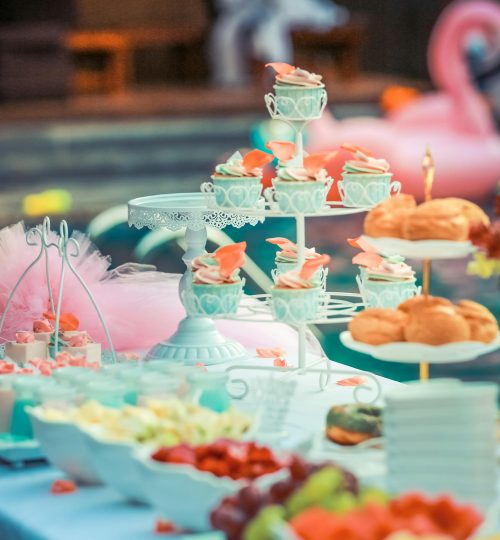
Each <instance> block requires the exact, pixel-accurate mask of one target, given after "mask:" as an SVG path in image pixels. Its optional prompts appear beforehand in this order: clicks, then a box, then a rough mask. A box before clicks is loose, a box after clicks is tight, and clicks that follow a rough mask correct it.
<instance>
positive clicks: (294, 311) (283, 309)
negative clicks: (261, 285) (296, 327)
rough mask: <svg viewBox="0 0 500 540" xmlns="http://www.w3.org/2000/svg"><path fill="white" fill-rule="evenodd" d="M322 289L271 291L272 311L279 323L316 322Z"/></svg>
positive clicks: (275, 289) (274, 289)
mask: <svg viewBox="0 0 500 540" xmlns="http://www.w3.org/2000/svg"><path fill="white" fill-rule="evenodd" d="M320 294H321V289H320V288H319V287H313V288H311V289H277V288H273V289H271V310H272V312H273V316H274V318H275V319H276V320H278V321H283V322H287V323H291V324H294V323H301V322H305V321H309V320H314V319H315V318H316V316H317V313H318V306H319V300H320Z"/></svg>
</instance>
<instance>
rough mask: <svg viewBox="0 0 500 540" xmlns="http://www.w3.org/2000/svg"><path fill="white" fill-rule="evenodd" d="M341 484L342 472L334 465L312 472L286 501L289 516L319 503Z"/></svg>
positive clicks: (337, 489) (340, 486) (338, 488)
mask: <svg viewBox="0 0 500 540" xmlns="http://www.w3.org/2000/svg"><path fill="white" fill-rule="evenodd" d="M342 485H343V475H342V473H341V472H340V471H339V470H337V469H335V468H334V467H323V468H322V469H320V470H319V471H317V472H315V473H314V474H312V475H311V476H310V477H309V478H308V479H307V480H306V481H305V483H304V485H303V486H302V487H301V488H300V489H299V490H297V491H296V492H295V493H293V494H292V495H291V496H290V497H289V498H288V500H287V502H286V509H287V511H288V513H289V514H290V516H291V517H294V516H295V515H297V514H298V513H300V512H301V511H302V510H305V509H306V508H309V507H310V506H314V505H318V504H321V502H322V501H323V500H324V499H326V498H327V497H328V496H330V495H332V494H333V493H335V492H337V491H339V490H340V489H341V488H342Z"/></svg>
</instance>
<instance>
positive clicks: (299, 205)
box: [266, 152, 335, 214]
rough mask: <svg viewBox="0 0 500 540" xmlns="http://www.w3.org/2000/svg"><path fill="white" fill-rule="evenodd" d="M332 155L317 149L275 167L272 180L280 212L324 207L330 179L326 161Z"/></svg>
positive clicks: (306, 210) (295, 212)
mask: <svg viewBox="0 0 500 540" xmlns="http://www.w3.org/2000/svg"><path fill="white" fill-rule="evenodd" d="M334 155H335V152H320V153H316V154H309V155H307V156H304V157H303V158H302V157H301V156H297V157H295V158H293V159H292V160H290V161H289V162H288V163H286V165H285V166H283V167H280V168H279V169H278V171H277V174H276V178H274V179H273V181H272V183H273V189H274V192H275V197H276V201H277V202H278V206H279V209H280V210H281V211H282V212H286V213H292V214H314V213H316V212H318V211H320V210H321V209H323V208H324V207H325V204H326V197H327V195H328V191H329V190H330V187H331V185H332V183H333V180H332V179H331V178H330V176H329V175H328V172H327V170H326V169H325V165H326V163H327V162H328V161H329V160H330V159H331V158H332V157H333V156H334ZM266 193H267V192H266Z"/></svg>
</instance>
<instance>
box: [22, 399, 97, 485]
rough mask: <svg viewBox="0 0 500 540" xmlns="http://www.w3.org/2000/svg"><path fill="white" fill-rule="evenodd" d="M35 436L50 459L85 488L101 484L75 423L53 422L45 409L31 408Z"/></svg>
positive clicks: (83, 439) (86, 446) (29, 411)
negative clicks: (87, 485) (85, 486)
mask: <svg viewBox="0 0 500 540" xmlns="http://www.w3.org/2000/svg"><path fill="white" fill-rule="evenodd" d="M27 411H28V414H29V415H30V418H31V423H32V425H33V433H34V436H35V438H36V439H37V440H38V442H39V443H40V446H41V447H42V450H43V452H44V454H45V456H46V458H47V459H48V460H49V461H50V462H51V463H52V465H54V467H56V468H58V469H60V470H61V471H63V472H64V473H65V474H67V475H68V476H69V477H70V478H72V479H73V480H75V481H76V482H79V483H81V484H101V483H102V482H101V480H100V479H99V475H98V474H97V471H96V470H95V468H94V466H93V461H92V455H91V452H90V451H89V448H88V445H87V444H86V441H85V438H84V436H83V433H82V431H81V430H80V429H79V428H78V427H77V426H76V425H75V424H73V423H71V422H50V421H47V420H45V419H44V418H43V415H42V409H41V407H34V408H31V407H28V408H27Z"/></svg>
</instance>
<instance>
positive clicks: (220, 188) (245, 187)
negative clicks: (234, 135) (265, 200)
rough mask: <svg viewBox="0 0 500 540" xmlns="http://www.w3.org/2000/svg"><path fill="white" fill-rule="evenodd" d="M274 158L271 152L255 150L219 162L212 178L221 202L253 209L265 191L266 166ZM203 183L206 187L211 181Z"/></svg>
mask: <svg viewBox="0 0 500 540" xmlns="http://www.w3.org/2000/svg"><path fill="white" fill-rule="evenodd" d="M272 160H273V156H272V155H271V154H269V153H267V152H263V151H262V150H251V151H250V152H248V153H247V154H245V156H244V157H243V156H242V155H241V154H240V153H239V152H235V153H234V154H233V155H232V156H231V157H230V158H229V159H228V160H227V161H226V162H225V163H220V164H219V165H217V166H216V167H215V172H214V173H213V175H212V177H211V178H212V181H213V185H214V187H213V190H214V192H215V201H216V203H217V205H218V206H223V207H232V208H253V207H254V206H255V205H256V204H257V202H258V201H259V198H260V194H261V191H262V184H261V181H262V167H264V165H266V164H267V163H270V162H271V161H272ZM203 186H205V188H203ZM203 186H202V189H205V190H206V189H207V187H208V186H209V184H208V185H207V184H203Z"/></svg>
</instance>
